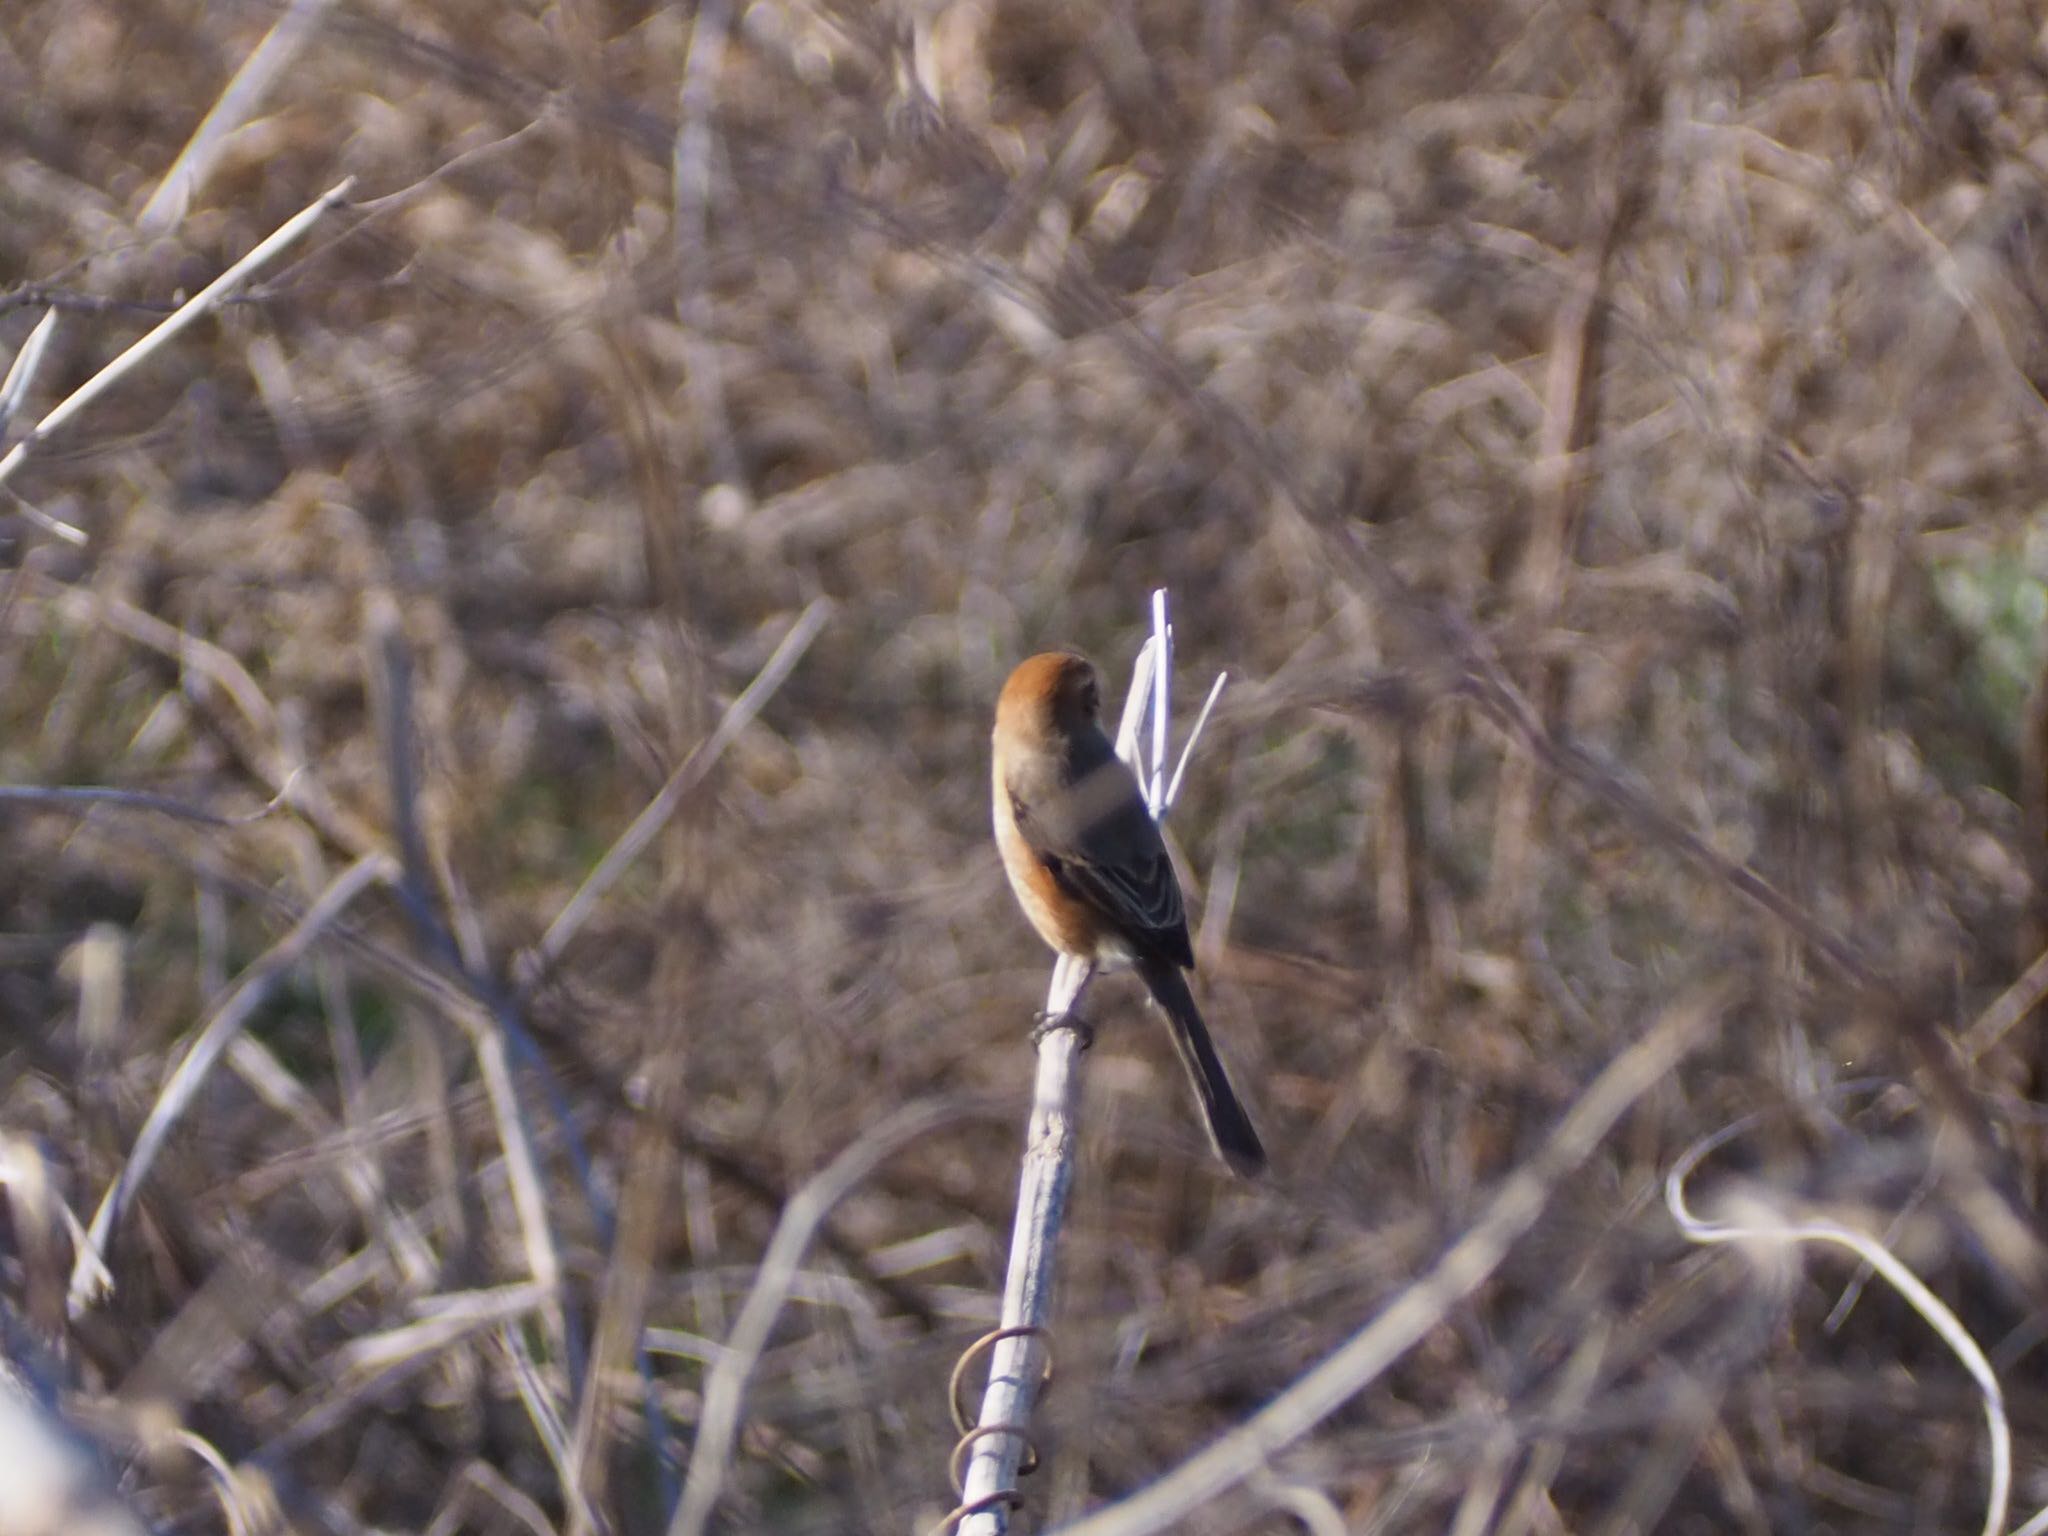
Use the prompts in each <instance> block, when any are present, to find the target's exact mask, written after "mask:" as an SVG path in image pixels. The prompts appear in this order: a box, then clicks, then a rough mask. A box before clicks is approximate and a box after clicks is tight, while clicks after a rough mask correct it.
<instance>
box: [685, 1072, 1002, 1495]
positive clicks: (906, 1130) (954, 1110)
mask: <svg viewBox="0 0 2048 1536" xmlns="http://www.w3.org/2000/svg"><path fill="white" fill-rule="evenodd" d="M960 1113H961V1111H960V1108H959V1106H957V1105H948V1104H934V1103H919V1104H912V1105H910V1106H908V1107H907V1108H904V1109H901V1110H898V1111H897V1112H896V1113H895V1114H894V1115H891V1116H890V1117H889V1118H888V1119H887V1120H885V1121H883V1122H882V1123H881V1124H880V1125H878V1126H876V1127H874V1128H873V1129H872V1130H870V1131H867V1132H866V1133H865V1134H863V1135H862V1136H861V1137H860V1139H859V1140H857V1141H855V1142H854V1143H853V1145H852V1146H850V1147H848V1148H847V1149H846V1150H845V1151H844V1152H842V1153H840V1154H839V1155H838V1156H837V1157H835V1158H834V1159H832V1161H831V1162H830V1163H828V1164H826V1166H825V1170H824V1171H823V1172H822V1173H820V1174H819V1175H818V1176H817V1177H816V1178H814V1179H812V1180H811V1181H810V1182H809V1183H808V1184H806V1185H804V1186H803V1188H801V1189H799V1190H798V1191H797V1192H796V1193H795V1194H794V1195H792V1196H791V1197H790V1201H789V1205H788V1206H787V1207H786V1208H785V1209H784V1210H783V1213H782V1219H781V1221H779V1222H777V1223H776V1227H775V1235H774V1236H773V1237H772V1238H770V1239H769V1241H768V1251H767V1252H766V1253H765V1254H763V1255H762V1257H761V1268H760V1272H759V1273H758V1274H757V1275H756V1276H755V1279H754V1285H753V1289H752V1290H750V1291H749V1292H748V1293H747V1299H746V1302H745V1304H744V1305H743V1306H742V1307H741V1308H740V1315H739V1318H738V1320H737V1321H736V1322H735V1323H734V1324H733V1328H732V1336H731V1337H730V1338H728V1339H727V1340H726V1341H725V1350H724V1353H722V1354H721V1355H720V1356H719V1357H718V1362H717V1364H715V1365H714V1366H713V1367H712V1368H711V1375H710V1379H709V1380H708V1381H706V1383H705V1386H704V1416H703V1419H702V1420H701V1422H700V1423H699V1425H698V1429H697V1443H696V1445H695V1446H694V1447H693V1449H692V1450H691V1453H690V1473H689V1476H688V1478H687V1479H685V1481H684V1483H683V1497H682V1502H681V1503H680V1504H678V1505H677V1506H676V1512H675V1515H674V1518H672V1519H671V1520H670V1521H669V1523H668V1536H703V1533H704V1531H705V1530H706V1529H707V1528H708V1527H709V1524H710V1520H711V1512H712V1509H713V1508H714V1507H715V1506H716V1505H717V1503H718V1496H719V1494H720V1493H721V1492H722V1491H723V1489H724V1486H725V1476H726V1470H727V1464H728V1463H729V1462H730V1461H731V1459H732V1450H733V1446H734V1444H735V1443H736V1442H737V1440H738V1439H739V1430H740V1411H741V1409H742V1407H743V1406H744V1405H745V1401H746V1391H747V1378H748V1377H749V1376H751V1375H752V1374H753V1371H754V1366H755V1365H756V1363H757V1362H758V1361H759V1360H760V1358H761V1352H762V1350H764V1349H765V1348H767V1345H768V1334H769V1331H770V1330H771V1329H772V1328H773V1327H774V1326H775V1319H776V1317H777V1316H778V1315H779V1314H780V1313H781V1311H782V1307H783V1304H784V1303H785V1302H786V1301H788V1299H789V1293H790V1290H791V1288H792V1286H794V1285H795V1283H796V1276H797V1265H798V1263H799V1261H801V1260H802V1258H803V1256H804V1251H805V1250H806V1249H807V1248H809V1247H810V1245H811V1239H812V1238H813V1237H814V1236H815V1235H816V1233H817V1231H818V1227H819V1225H820V1224H821V1223H822V1222H823V1221H824V1219H825V1217H826V1215H827V1214H828V1213H829V1212H830V1211H831V1210H832V1208H833V1207H834V1206H835V1205H837V1204H838V1203H839V1202H840V1201H841V1200H843V1199H845V1198H846V1196H847V1195H848V1194H850V1193H851V1192H852V1191H853V1190H854V1188H855V1187H856V1186H858V1185H859V1184H860V1182H861V1181H862V1180H863V1179H865V1178H867V1176H868V1175H869V1174H871V1173H873V1172H874V1171H875V1169H876V1168H878V1167H879V1166H881V1164H882V1163H883V1161H884V1160H886V1159H887V1158H889V1157H891V1156H893V1155H894V1154H895V1153H897V1152H900V1151H901V1150H902V1149H903V1148H905V1147H907V1146H909V1145H910V1144H911V1143H912V1142H914V1141H917V1140H918V1139H919V1138H920V1137H924V1136H928V1135H930V1134H931V1133H932V1132H933V1131H936V1130H938V1129H939V1128H940V1127H941V1126H943V1125H946V1124H947V1123H948V1122H950V1121H952V1120H954V1119H955V1118H957V1117H958V1116H959V1114H960Z"/></svg>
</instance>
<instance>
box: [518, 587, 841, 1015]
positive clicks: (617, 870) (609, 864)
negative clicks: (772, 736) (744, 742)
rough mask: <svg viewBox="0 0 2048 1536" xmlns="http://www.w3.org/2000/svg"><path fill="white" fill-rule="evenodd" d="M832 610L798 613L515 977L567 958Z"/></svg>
mask: <svg viewBox="0 0 2048 1536" xmlns="http://www.w3.org/2000/svg"><path fill="white" fill-rule="evenodd" d="M831 612H832V605H831V603H830V602H828V601H827V600H826V599H824V598H822V597H821V598H818V599H816V600H815V601H813V602H812V603H811V605H810V606H809V607H807V608H806V609H804V611H803V612H802V613H800V614H798V615H797V619H796V622H795V623H794V624H792V625H791V626H790V627H789V633H788V634H786V635H784V636H783V637H782V643H781V644H780V645H778V646H776V647H775V651H774V654H772V655H771V656H769V658H768V661H767V664H766V665H765V666H763V667H762V668H761V671H760V674H759V675H758V676H756V677H755V679H754V680H753V681H752V682H751V683H749V684H747V686H746V688H745V690H744V691H743V692H742V693H741V694H740V696H739V697H738V698H736V699H734V700H733V701H732V707H731V708H730V709H728V710H727V711H726V712H725V718H724V719H722V720H720V721H719V722H718V728H717V729H716V730H714V731H713V732H712V733H711V734H710V736H708V737H707V738H705V740H704V741H702V742H700V743H699V744H698V745H697V746H696V747H694V748H692V749H691V751H690V755H689V756H688V757H685V758H684V759H683V760H682V762H681V763H679V764H678V765H677V766H676V770H675V772H673V773H671V774H670V775H669V776H668V782H667V783H666V784H664V785H662V786H661V789H660V791H659V792H658V793H657V794H656V795H655V797H654V798H653V799H652V800H650V801H648V802H647V806H646V808H645V809H644V810H642V811H641V812H640V814H639V815H638V816H636V817H634V818H633V824H632V825H631V826H629V827H627V828H626V830H625V831H624V832H622V833H621V834H620V835H619V840H618V841H617V842H615V843H613V844H612V846H611V847H610V849H609V850H607V851H606V853H605V856H604V857H603V858H602V859H599V860H598V862H597V867H596V868H595V869H593V870H592V871H591V872H590V874H589V876H588V878H586V879H585V880H584V882H583V884H582V885H581V886H579V887H578V888H577V891H576V894H575V895H574V896H572V897H570V898H569V902H568V905H566V906H564V907H563V908H562V910H561V912H560V913H559V914H558V915H557V916H556V918H555V920H554V921H553V922H552V923H550V924H549V925H548V930H547V932H546V933H544V934H542V935H541V937H540V942H539V943H537V944H535V945H534V946H533V948H532V949H530V950H528V951H527V952H526V953H525V954H523V955H521V956H520V957H519V963H518V965H517V966H516V967H515V971H514V974H515V975H517V977H518V978H519V981H520V983H521V984H522V985H524V986H531V985H533V983H534V982H536V981H537V980H538V979H539V978H540V977H541V976H542V975H544V974H546V972H547V969H548V967H550V966H552V965H553V964H554V963H555V962H556V961H557V960H559V959H560V958H561V957H562V952H563V951H564V950H566V949H567V948H568V947H569V945H570V943H571V942H572V941H573V940H574V939H575V937H576V935H577V934H578V933H579V932H580V931H581V930H582V927H583V925H584V923H586V922H588V921H589V920H590V915H591V913H592V912H594V911H596V910H597V905H598V903H599V902H600V901H602V900H603V899H604V896H605V893H606V892H607V891H609V890H610V889H611V888H612V886H613V885H614V884H616V883H617V881H618V878H619V876H620V875H622V874H624V873H625V872H626V869H627V867H628V866H629V865H630V864H631V863H632V862H633V860H634V859H636V858H638V857H639V856H640V853H641V851H642V850H643V849H645V848H646V846H647V845H648V844H649V843H651V842H652V841H654V838H655V836H656V834H658V833H659V832H660V831H661V829H662V828H663V827H664V826H666V825H668V820H669V818H670V817H671V816H673V815H675V813H676V808H677V807H678V806H680V805H681V804H682V802H683V797H684V796H685V795H687V794H688V793H689V792H690V791H691V790H693V789H695V788H696V787H697V786H698V785H699V784H701V783H703V782H704V779H705V776H706V775H707V774H709V773H710V772H711V770H712V769H713V768H714V767H716V766H717V764H718V760H719V759H720V758H721V757H723V756H724V755H725V749H726V748H727V747H729V746H731V745H732V744H733V742H734V741H735V740H736V739H737V738H738V736H739V734H740V732H741V731H743V730H745V729H746V728H747V726H748V725H749V724H750V723H751V722H752V721H753V718H754V716H756V715H758V714H759V713H760V712H761V710H762V708H763V707H764V706H765V705H766V704H767V702H768V701H769V700H770V699H771V698H773V697H774V696H775V691H776V690H777V689H778V688H780V687H781V686H782V684H783V683H784V681H785V680H787V678H788V677H789V674H790V673H791V672H792V671H794V670H795V668H796V664H797V663H798V662H799V661H801V660H802V659H803V655H804V652H805V651H807V650H809V649H810V647H811V642H812V641H813V640H815V639H817V638H818V631H819V630H821V629H823V628H824V627H825V620H826V619H827V618H829V617H830V616H831Z"/></svg>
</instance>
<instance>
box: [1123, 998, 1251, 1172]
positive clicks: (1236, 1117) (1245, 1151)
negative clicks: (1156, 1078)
mask: <svg viewBox="0 0 2048 1536" xmlns="http://www.w3.org/2000/svg"><path fill="white" fill-rule="evenodd" d="M1138 974H1139V975H1140V976H1142V977H1143V978H1144V980H1145V985H1146V987H1147V988H1149V989H1150V991H1151V993H1152V1000H1153V1001H1154V1002H1156V1003H1157V1004H1158V1005H1159V1007H1160V1009H1161V1011H1162V1012H1164V1013H1165V1015H1166V1019H1167V1022H1168V1023H1169V1024H1171V1025H1172V1026H1173V1044H1174V1048H1175V1049H1176V1050H1178V1051H1179V1052H1180V1061H1181V1065H1182V1066H1184V1067H1186V1068H1187V1069H1188V1081H1189V1082H1191V1083H1193V1084H1194V1085H1195V1097H1196V1098H1198V1099H1200V1100H1201V1102H1202V1115H1203V1118H1204V1119H1206V1120H1207V1121H1208V1123H1209V1140H1210V1141H1211V1142H1212V1143H1214V1145H1215V1147H1216V1150H1217V1152H1218V1153H1220V1154H1221V1155H1222V1158H1223V1161H1225V1162H1226V1163H1228V1164H1230V1167H1231V1171H1232V1172H1234V1173H1238V1174H1241V1175H1243V1176H1244V1177H1245V1178H1247V1179H1249V1178H1251V1177H1253V1176H1254V1175H1256V1174H1260V1173H1263V1172H1265V1170H1266V1149H1265V1148H1264V1147H1263V1146H1261V1145H1260V1144H1259V1133H1258V1132H1257V1131H1255V1130H1253V1129H1252V1120H1251V1116H1250V1115H1247V1114H1246V1113H1245V1112H1244V1102H1243V1101H1242V1100H1241V1099H1239V1098H1238V1096H1237V1090H1236V1089H1235V1088H1233V1087H1231V1086H1230V1074H1229V1073H1227V1072H1225V1071H1224V1070H1223V1063H1222V1062H1221V1061H1220V1060H1219V1059H1218V1058H1217V1055H1216V1047H1215V1046H1214V1045H1213V1044H1212V1043H1211V1042H1210V1039H1209V1026H1208V1025H1207V1024H1204V1023H1203V1022H1202V1014H1201V1010H1199V1009H1198V1008H1196V1007H1195V999H1194V996H1193V994H1191V993H1190V992H1189V991H1188V984H1187V980H1186V978H1184V977H1183V976H1182V975H1181V973H1180V967H1179V966H1177V965H1175V964H1174V963H1173V962H1172V961H1170V960H1147V961H1144V962H1142V963H1141V964H1140V965H1139V967H1138Z"/></svg>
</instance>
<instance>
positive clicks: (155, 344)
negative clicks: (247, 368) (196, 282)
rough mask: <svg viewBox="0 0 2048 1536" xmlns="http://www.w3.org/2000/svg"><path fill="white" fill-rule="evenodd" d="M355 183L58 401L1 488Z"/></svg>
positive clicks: (0, 467)
mask: <svg viewBox="0 0 2048 1536" xmlns="http://www.w3.org/2000/svg"><path fill="white" fill-rule="evenodd" d="M354 185H355V178H354V177H353V176H350V177H348V178H347V179H346V180H343V181H340V182H337V183H336V184H335V185H334V186H332V187H330V188H329V189H328V190H327V191H326V192H323V193H322V194H321V195H320V196H319V197H318V198H316V199H314V201H313V202H311V203H309V204H308V205H307V206H306V207H304V208H302V209H300V210H299V212H297V213H296V214H294V215H292V217H291V218H289V219H287V220H285V221H284V223H283V224H281V225H279V226H278V227H277V229H276V230H274V231H273V232H272V233H271V234H270V236H269V237H268V238H267V239H265V240H263V241H262V242H261V243H260V244H258V245H257V246H256V248H255V249H254V250H252V251H250V252H249V254H248V255H246V256H244V257H243V258H242V259H241V260H240V261H238V262H236V263H235V264H234V265H233V266H231V267H229V268H228V269H227V271H225V272H223V273H221V275H220V276H219V277H216V278H215V279H214V280H213V281H212V282H210V283H208V284H207V285H206V286H205V287H204V288H202V289H200V290H199V292H198V293H196V294H194V295H193V296H192V297H191V298H190V299H189V300H187V301H186V302H185V303H183V304H181V305H179V306H178V307H177V308H176V309H175V310H173V311H172V312H171V313H170V315H169V316H168V317H167V318H165V319H164V320H163V321H162V322H161V323H159V324H158V325H156V326H154V327H153V328H152V329H150V330H149V331H147V332H146V333H144V334H143V336H142V337H141V338H140V339H138V340H137V341H135V342H134V343H133V344H132V345H131V346H130V347H129V348H128V349H127V350H126V351H124V352H122V353H121V354H120V355H119V356H118V357H116V358H115V359H114V360H113V361H112V362H110V363H108V364H107V365H106V367H104V368H102V369H100V371H99V372H98V373H96V374H94V375H93V376H92V377H91V378H89V379H87V380H86V381H85V382H84V383H83V384H81V385H79V386H78V388H76V389H74V390H73V391H72V392H71V393H70V394H69V395H67V396H65V397H64V399H62V400H61V401H59V402H58V403H57V404H56V405H55V406H54V407H53V408H52V409H51V411H50V413H49V414H48V415H47V416H45V417H44V418H43V419H42V420H41V421H39V422H37V423H36V425H35V428H34V429H33V430H32V431H31V432H29V434H28V435H27V436H26V437H24V438H23V439H22V440H21V441H20V442H18V443H16V444H15V445H14V446H13V447H12V448H10V449H9V450H8V451H7V455H6V457H4V458H0V485H4V484H5V483H6V482H7V481H8V480H9V479H10V478H11V477H12V476H13V474H14V472H15V470H17V469H19V468H20V467H21V464H22V461H23V460H25V459H26V458H27V457H28V456H29V453H30V452H31V451H32V450H33V449H34V448H35V447H36V446H37V445H38V444H40V443H43V442H45V441H47V440H48V439H49V438H50V437H51V436H52V435H53V434H54V433H56V432H57V431H58V429H60V428H61V427H62V426H63V425H64V424H65V423H66V422H67V421H69V420H70V419H71V418H72V417H73V416H76V415H77V414H78V413H79V412H80V411H82V410H84V409H85V408H86V407H87V406H88V405H90V404H92V402H93V401H95V400H97V399H98V398H99V397H100V396H101V395H103V394H105V393H106V392H107V391H108V390H109V389H111V388H113V387H114V385H116V384H118V383H119V382H120V381H121V380H122V379H124V378H126V377H127V376H128V375H129V374H130V373H132V372H133V371H134V370H135V369H136V368H137V367H139V366H140V365H141V364H142V363H144V362H146V361H147V360H148V359H149V357H150V356H151V355H152V354H153V353H155V352H156V351H157V349H158V348H160V347H162V346H163V345H164V344H165V343H166V342H168V341H170V340H171V339H172V338H173V337H175V336H176V335H177V334H178V333H179V332H180V331H183V330H185V329H186V328H187V327H188V326H190V325H191V324H192V323H193V322H194V321H196V320H198V319H200V318H201V317H202V316H204V315H206V314H207V313H208V312H209V311H211V310H213V309H216V308H218V307H219V305H220V303H221V301H222V300H223V299H225V298H226V297H227V296H228V295H229V294H231V293H233V292H234V291H235V289H237V288H239V287H240V286H241V285H242V284H243V283H245V282H247V281H248V280H249V278H250V277H252V276H253V275H254V274H255V273H256V272H257V271H258V269H260V268H261V267H263V266H264V265H265V264H266V263H267V262H269V261H270V259H271V258H272V257H274V256H276V255H278V254H279V253H280V252H282V251H283V250H285V249H286V248H287V247H289V246H290V245H291V244H292V243H293V242H294V241H295V240H297V239H298V238H299V237H300V236H302V235H304V234H305V233H306V231H307V230H309V229H311V228H312V227H313V226H314V225H315V224H316V223H318V222H319V221H320V217H321V215H322V214H324V213H326V212H327V210H328V209H330V208H335V207H338V206H340V204H341V201H342V199H343V198H345V197H347V196H348V192H349V189H350V188H351V187H353V186H354Z"/></svg>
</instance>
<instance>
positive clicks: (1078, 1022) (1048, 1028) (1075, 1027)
mask: <svg viewBox="0 0 2048 1536" xmlns="http://www.w3.org/2000/svg"><path fill="white" fill-rule="evenodd" d="M1056 1029H1071V1030H1072V1031H1073V1032H1074V1037H1075V1039H1077V1040H1078V1041H1080V1043H1081V1049H1082V1050H1084V1051H1085V1050H1087V1049H1088V1047H1090V1046H1091V1045H1093V1044H1094V1043H1095V1026H1094V1025H1093V1024H1090V1023H1089V1022H1088V1021H1087V1020H1086V1019H1084V1018H1082V1017H1081V1015H1080V1014H1078V1013H1075V1012H1074V1011H1073V1010H1072V1009H1071V1008H1070V1009H1068V1010H1067V1011H1066V1012H1065V1013H1040V1014H1037V1015H1035V1016H1034V1018H1033V1019H1032V1023H1031V1043H1032V1044H1033V1045H1034V1046H1036V1045H1039V1044H1040V1043H1042V1042H1043V1041H1044V1039H1045V1037H1046V1036H1047V1035H1049V1034H1051V1033H1052V1032H1053V1031H1054V1030H1056Z"/></svg>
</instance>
